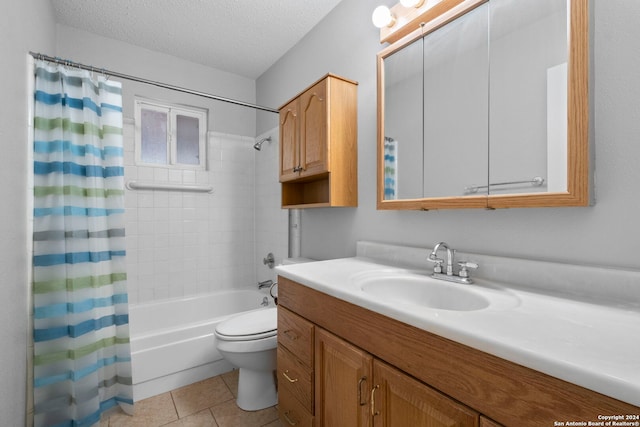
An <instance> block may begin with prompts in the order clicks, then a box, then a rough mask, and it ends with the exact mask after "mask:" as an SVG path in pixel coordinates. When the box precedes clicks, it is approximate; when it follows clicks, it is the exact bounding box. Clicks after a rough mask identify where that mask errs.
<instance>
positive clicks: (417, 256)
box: [278, 242, 640, 427]
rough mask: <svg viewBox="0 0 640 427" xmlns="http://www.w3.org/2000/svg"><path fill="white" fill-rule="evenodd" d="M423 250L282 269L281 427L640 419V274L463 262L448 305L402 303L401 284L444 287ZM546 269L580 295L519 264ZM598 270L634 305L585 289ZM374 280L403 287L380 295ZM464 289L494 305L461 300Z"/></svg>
mask: <svg viewBox="0 0 640 427" xmlns="http://www.w3.org/2000/svg"><path fill="white" fill-rule="evenodd" d="M427 254H428V251H427V250H426V249H415V248H401V247H393V246H389V245H379V244H373V243H367V242H359V243H358V256H357V257H354V258H347V259H338V260H330V261H320V262H315V263H309V264H303V265H295V266H286V267H278V273H279V276H280V277H279V280H278V287H279V307H278V316H279V317H278V330H279V333H278V343H279V348H278V352H279V353H278V379H279V393H280V400H279V411H280V415H281V419H282V421H283V422H284V423H285V425H286V424H290V425H307V426H310V425H314V426H332V425H349V426H371V425H373V426H407V425H411V426H440V425H442V426H484V427H490V426H500V425H503V426H532V427H533V426H536V427H538V426H557V425H570V424H567V423H568V422H584V423H585V424H584V425H587V424H586V423H588V422H591V423H598V422H603V424H601V425H606V424H604V422H606V421H607V420H608V421H611V420H614V418H607V417H622V418H615V419H616V420H618V421H626V422H630V423H634V422H638V423H640V419H638V417H639V416H640V407H639V405H640V360H638V356H637V355H638V354H639V352H640V343H639V342H638V340H637V339H636V338H635V337H637V336H640V309H639V306H638V302H639V301H637V299H638V298H637V297H635V301H631V299H630V298H632V297H630V298H627V297H629V295H633V294H634V292H635V294H637V283H639V282H638V279H639V278H640V273H638V272H617V271H613V270H607V271H603V270H604V269H589V268H588V267H576V266H561V265H551V263H543V262H534V261H523V260H509V259H507V258H498V257H488V256H483V255H473V254H467V255H466V256H471V257H472V259H473V260H474V261H477V262H478V263H480V266H481V267H480V270H479V271H478V273H477V275H478V278H477V279H476V283H475V284H471V285H460V284H453V283H445V282H443V283H444V285H443V286H451V287H454V288H456V289H458V288H459V287H461V286H462V287H465V286H466V287H469V288H468V289H469V290H468V291H467V290H465V291H461V293H460V294H459V295H457V297H456V298H455V299H454V300H452V301H454V302H451V301H449V302H447V301H446V298H445V299H441V300H440V301H431V302H424V301H422V300H420V298H419V297H418V296H417V295H415V296H413V297H412V298H413V299H414V301H409V300H403V296H402V295H400V294H402V293H403V292H404V291H403V290H402V289H403V288H404V287H405V285H406V283H407V282H403V281H405V280H409V281H414V280H415V281H416V282H415V283H418V284H420V286H422V285H424V286H425V287H426V288H427V289H436V288H433V287H432V286H433V284H431V283H430V282H429V280H433V279H429V278H428V272H427V271H426V269H424V270H420V269H417V268H416V267H417V266H419V265H421V264H420V262H422V263H424V262H423V261H421V260H424V259H425V258H426V255H427ZM483 265H484V268H485V269H486V270H487V272H486V275H487V276H488V277H490V279H489V280H487V279H485V278H484V277H482V274H481V272H483ZM540 267H545V271H546V272H547V274H545V275H540V274H538V275H537V276H538V277H542V276H548V275H551V276H550V277H552V276H553V273H555V272H556V271H565V270H566V271H567V273H566V274H567V276H564V275H563V274H565V273H559V277H558V279H559V280H560V281H561V282H565V277H575V278H577V280H578V282H580V283H581V285H584V287H585V288H586V289H582V290H581V291H580V292H582V296H580V295H579V294H578V293H576V292H578V290H577V288H576V287H575V286H576V285H575V284H571V283H567V285H566V287H562V286H561V285H559V287H558V288H556V289H555V290H553V291H552V290H551V286H549V283H540V286H539V287H538V288H532V287H531V284H530V283H527V281H529V282H530V281H532V280H534V279H533V277H535V276H532V275H531V274H528V273H530V271H525V270H526V269H527V268H534V269H535V268H540ZM427 268H428V267H427ZM584 269H586V271H584ZM598 272H599V274H607V277H609V283H612V282H618V284H619V285H620V290H619V292H620V293H619V295H617V296H618V297H623V298H626V299H627V303H628V304H627V305H625V304H624V303H619V302H615V301H613V300H610V301H606V300H603V299H602V296H599V295H595V294H591V295H587V291H589V290H593V289H595V287H592V283H595V282H593V281H592V280H587V281H584V280H582V279H583V278H584V277H585V276H592V275H593V274H592V273H595V274H596V275H597V274H598ZM608 273H609V274H613V276H611V275H609V274H608ZM493 274H500V275H503V276H504V280H505V281H506V282H507V283H509V284H511V283H514V282H513V281H512V280H513V278H514V277H516V276H518V274H524V276H522V277H523V280H522V281H520V282H515V283H516V285H514V286H513V287H511V286H506V285H505V284H504V282H503V283H501V282H499V281H496V280H494V279H493V277H491V276H492V275H493ZM536 280H539V282H546V281H547V280H548V279H546V278H544V277H543V278H542V279H536ZM593 280H595V281H596V282H597V280H599V279H598V278H593ZM372 283H373V284H382V285H380V286H378V287H379V288H380V287H385V286H386V285H384V283H391V284H394V285H397V286H398V292H397V294H396V295H394V294H391V293H390V294H388V295H387V296H386V297H385V296H384V295H383V294H381V293H373V294H372V293H371V292H370V291H369V290H367V286H370V285H371V284H372ZM634 283H635V284H636V285H635V288H634V287H633V286H634V285H633V284H634ZM436 286H437V285H436ZM572 286H573V287H572ZM615 287H616V286H615V285H614V286H612V287H611V288H615ZM463 289H464V288H463ZM633 289H635V291H634V290H633ZM376 292H377V291H376ZM443 292H446V291H443ZM596 292H597V291H596ZM611 292H613V293H615V292H618V291H616V290H613V291H611ZM611 292H607V293H611ZM625 292H629V295H627V296H626V297H625V295H624V294H625ZM465 293H471V294H475V296H474V297H473V298H476V297H478V298H479V299H478V301H480V300H481V299H482V298H484V299H485V300H486V302H487V304H486V305H485V304H479V305H478V304H476V305H474V304H473V303H470V304H467V303H466V302H464V301H463V303H461V304H460V305H456V304H457V303H455V301H456V300H467V297H466V296H464V294H465ZM569 293H572V294H573V296H572V297H571V298H568V297H567V295H568V294H569ZM473 298H471V299H468V301H472V299H473ZM596 300H600V303H598V302H596ZM425 301H426V300H425ZM443 301H444V302H443ZM438 304H444V305H440V306H438ZM447 304H453V305H449V306H447V307H446V308H445V306H446V305H447ZM590 313H591V315H590ZM575 425H581V424H575ZM591 425H597V424H591ZM609 425H611V424H609ZM629 425H637V424H629Z"/></svg>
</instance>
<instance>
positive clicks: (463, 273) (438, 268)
mask: <svg viewBox="0 0 640 427" xmlns="http://www.w3.org/2000/svg"><path fill="white" fill-rule="evenodd" d="M440 248H444V249H446V250H447V270H446V273H443V272H442V264H444V259H442V258H438V251H439V250H440ZM455 255H456V251H455V249H451V248H449V245H447V244H446V243H445V242H439V243H438V244H437V245H435V246H434V248H433V250H432V251H431V253H430V254H429V257H428V258H427V261H430V262H433V263H435V265H434V266H433V274H432V275H431V277H433V278H435V279H441V280H447V281H449V282H456V283H464V284H470V283H473V280H471V277H469V269H473V270H475V269H476V268H478V264H477V263H475V262H469V261H458V266H459V267H460V270H459V271H458V274H454V273H453V262H454V258H455Z"/></svg>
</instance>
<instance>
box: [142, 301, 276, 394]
mask: <svg viewBox="0 0 640 427" xmlns="http://www.w3.org/2000/svg"><path fill="white" fill-rule="evenodd" d="M267 295H268V294H267V293H264V292H261V291H258V290H224V291H219V292H215V293H210V294H203V295H196V296H190V297H185V298H173V299H164V300H161V301H154V302H150V303H143V304H134V305H131V306H130V307H129V328H130V334H131V363H132V370H133V379H132V381H133V397H134V400H136V401H138V400H142V399H146V398H147V397H151V396H155V395H157V394H161V393H164V392H167V391H170V390H173V389H176V388H178V387H182V386H185V385H188V384H192V383H194V382H197V381H201V380H204V379H206V378H210V377H213V376H216V375H219V374H222V373H224V372H228V371H230V370H231V369H232V368H233V366H232V365H231V364H230V363H229V362H227V361H226V360H224V359H223V357H222V355H221V354H220V353H219V352H218V350H217V349H216V338H215V335H214V330H215V328H216V325H217V324H218V323H220V322H222V321H223V320H225V319H228V318H229V317H232V316H234V315H237V314H238V313H242V312H247V311H251V310H259V309H262V308H263V306H262V304H263V303H264V301H265V298H266V302H267V303H268V304H269V306H273V305H274V302H273V299H272V298H270V297H268V296H267Z"/></svg>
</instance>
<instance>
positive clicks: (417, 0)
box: [400, 0, 424, 8]
mask: <svg viewBox="0 0 640 427" xmlns="http://www.w3.org/2000/svg"><path fill="white" fill-rule="evenodd" d="M423 3H424V0H400V4H401V5H403V6H404V7H406V8H409V7H420V6H422V4H423Z"/></svg>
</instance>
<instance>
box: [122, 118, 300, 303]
mask: <svg viewBox="0 0 640 427" xmlns="http://www.w3.org/2000/svg"><path fill="white" fill-rule="evenodd" d="M271 134H272V139H273V142H272V143H271V144H269V145H267V144H266V143H265V144H263V146H262V150H261V151H256V150H254V149H253V144H254V142H255V140H254V138H251V137H242V136H235V135H226V134H220V133H214V132H210V133H209V138H208V147H207V162H208V167H207V170H206V171H197V172H196V171H187V170H185V171H180V170H172V169H168V168H162V167H144V166H136V165H135V162H134V158H135V156H134V152H133V150H134V146H135V144H134V124H133V121H131V120H126V121H125V126H124V144H125V157H124V161H125V180H126V181H129V180H139V181H152V182H157V183H167V182H169V183H176V184H179V183H184V184H201V185H210V186H212V187H213V189H214V190H213V193H192V192H179V191H159V190H144V191H141V190H126V194H125V206H126V232H127V269H128V284H129V300H130V303H132V304H136V303H142V302H148V301H152V300H157V299H164V298H171V297H181V296H188V295H196V294H200V293H207V292H212V291H215V290H219V289H227V288H248V287H253V286H256V283H257V281H258V280H266V279H267V278H274V279H275V277H274V276H273V270H269V269H268V268H267V267H265V266H264V265H263V263H262V259H263V258H264V256H266V254H267V252H273V253H274V254H275V255H276V257H277V258H278V259H279V260H281V259H282V258H283V257H286V256H287V242H288V241H287V212H286V211H284V210H282V209H280V185H279V183H278V156H277V152H278V145H277V129H275V130H274V131H272V132H271Z"/></svg>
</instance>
